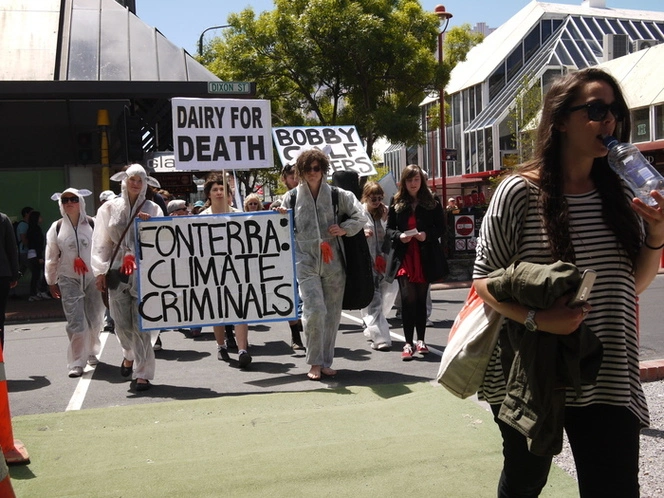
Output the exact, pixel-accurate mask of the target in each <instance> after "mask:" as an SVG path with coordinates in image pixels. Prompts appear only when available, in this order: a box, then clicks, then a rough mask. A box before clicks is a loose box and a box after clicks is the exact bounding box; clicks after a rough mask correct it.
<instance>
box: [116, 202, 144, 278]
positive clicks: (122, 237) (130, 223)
mask: <svg viewBox="0 0 664 498" xmlns="http://www.w3.org/2000/svg"><path fill="white" fill-rule="evenodd" d="M146 200H147V199H143V202H141V204H140V205H139V206H138V208H136V214H138V213H140V212H141V208H142V207H143V204H145V201H146ZM135 217H136V215H133V216H130V218H129V223H127V226H126V227H125V229H124V230H123V232H122V235H121V236H120V240H119V241H118V245H116V246H115V249H113V254H112V255H111V260H110V261H109V262H108V268H109V269H110V268H111V266H112V265H113V261H114V260H115V256H117V255H118V251H119V250H120V244H122V241H123V240H124V238H125V235H127V231H128V230H129V227H130V226H131V225H132V224H133V223H134V218H135Z"/></svg>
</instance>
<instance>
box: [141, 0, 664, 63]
mask: <svg viewBox="0 0 664 498" xmlns="http://www.w3.org/2000/svg"><path fill="white" fill-rule="evenodd" d="M420 3H421V4H422V7H423V8H424V9H425V10H429V11H431V12H433V9H434V8H435V6H436V5H438V4H441V3H442V4H443V5H445V7H446V9H447V11H448V12H450V13H452V15H453V16H454V17H453V18H452V19H451V21H450V27H452V26H455V25H459V24H463V23H470V24H471V25H473V26H474V25H475V24H476V23H478V22H485V23H487V24H488V25H489V26H490V27H492V28H497V27H498V26H500V25H501V24H502V23H504V22H505V21H507V20H508V19H509V18H510V17H512V16H513V15H514V14H516V13H517V12H518V11H519V10H521V9H522V8H523V7H525V6H526V5H528V3H530V2H529V0H502V1H501V2H495V1H492V0H461V1H458V0H457V1H448V2H445V1H444V0H420ZM549 3H561V4H572V5H580V4H581V0H558V1H557V2H549ZM498 6H499V7H498ZM606 6H607V7H608V8H614V9H634V10H652V11H660V12H662V11H664V2H663V1H662V0H606ZM248 7H251V8H253V9H254V12H256V13H259V12H263V11H266V10H273V9H274V3H273V1H272V0H249V1H247V0H237V1H230V0H186V1H184V2H183V1H182V0H136V13H137V15H138V17H140V18H141V19H142V20H143V21H144V22H146V23H147V24H149V25H150V26H153V27H155V28H157V29H159V31H161V32H162V33H163V34H164V35H165V36H166V37H167V38H168V39H169V40H170V41H172V42H173V43H175V44H176V45H178V46H180V47H183V48H185V49H186V50H187V51H188V52H189V53H190V54H192V55H193V54H196V53H197V46H198V39H199V37H200V35H201V33H202V32H203V31H204V30H205V29H206V28H208V27H211V26H218V25H222V24H226V22H227V18H228V15H229V14H231V13H237V12H241V11H242V10H244V9H245V8H248ZM218 34H219V31H218V30H217V31H215V30H210V31H208V32H207V33H206V34H205V40H209V39H210V38H211V37H214V36H215V35H218Z"/></svg>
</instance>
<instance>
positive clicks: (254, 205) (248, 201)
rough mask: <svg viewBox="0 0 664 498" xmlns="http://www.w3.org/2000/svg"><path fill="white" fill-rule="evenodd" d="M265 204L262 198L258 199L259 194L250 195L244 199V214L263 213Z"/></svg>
mask: <svg viewBox="0 0 664 498" xmlns="http://www.w3.org/2000/svg"><path fill="white" fill-rule="evenodd" d="M262 210H263V203H262V202H261V198H260V197H258V194H249V195H248V196H247V197H245V198H244V212H245V213H248V212H251V211H262Z"/></svg>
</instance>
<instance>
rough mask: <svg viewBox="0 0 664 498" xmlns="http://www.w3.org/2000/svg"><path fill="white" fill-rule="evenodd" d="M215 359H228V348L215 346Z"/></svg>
mask: <svg viewBox="0 0 664 498" xmlns="http://www.w3.org/2000/svg"><path fill="white" fill-rule="evenodd" d="M217 359H218V360H219V361H229V360H230V359H231V357H230V356H228V349H226V348H217Z"/></svg>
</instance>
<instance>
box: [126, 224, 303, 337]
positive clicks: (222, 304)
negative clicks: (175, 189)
mask: <svg viewBox="0 0 664 498" xmlns="http://www.w3.org/2000/svg"><path fill="white" fill-rule="evenodd" d="M292 225H293V224H292V217H291V216H290V215H289V216H286V215H283V214H280V213H277V212H274V211H261V212H257V213H251V214H249V213H226V214H215V215H202V216H201V215H198V216H174V217H166V218H154V219H151V220H146V221H143V220H140V219H137V221H136V231H137V232H136V233H137V237H136V240H137V248H136V254H137V258H136V259H137V262H138V277H139V283H138V287H139V315H140V327H141V329H142V330H153V329H169V328H180V327H200V326H204V325H221V324H233V323H258V322H270V321H281V320H295V319H296V318H297V305H298V301H297V299H298V297H297V291H296V285H295V258H294V251H293V231H292V229H291V227H292Z"/></svg>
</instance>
